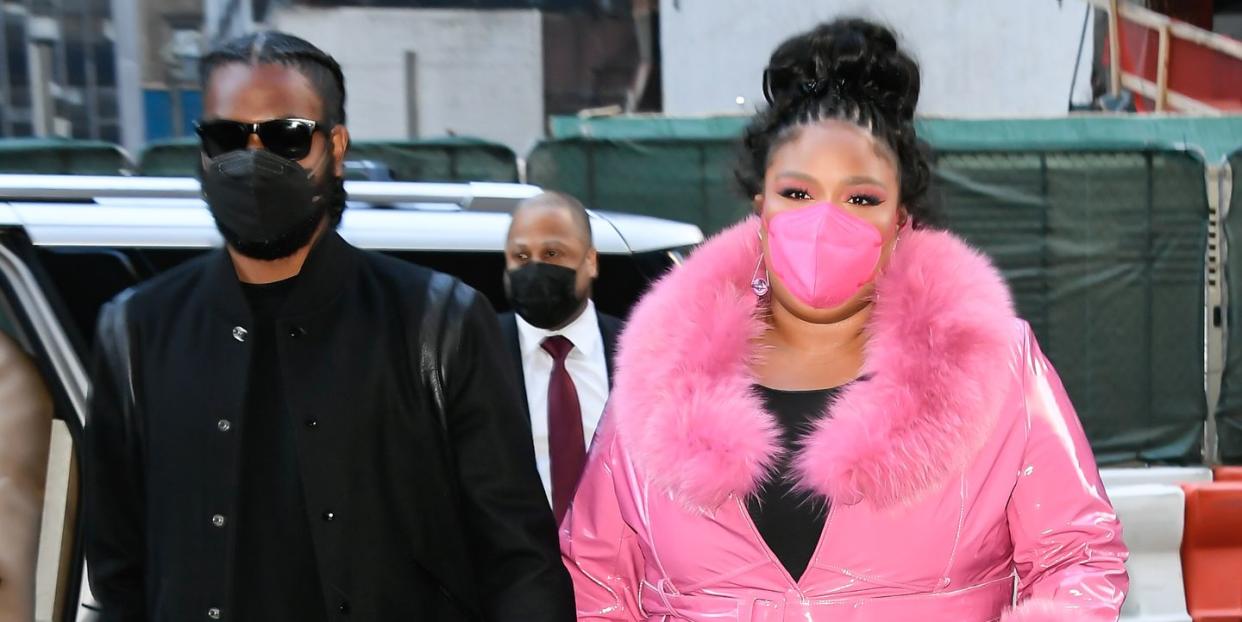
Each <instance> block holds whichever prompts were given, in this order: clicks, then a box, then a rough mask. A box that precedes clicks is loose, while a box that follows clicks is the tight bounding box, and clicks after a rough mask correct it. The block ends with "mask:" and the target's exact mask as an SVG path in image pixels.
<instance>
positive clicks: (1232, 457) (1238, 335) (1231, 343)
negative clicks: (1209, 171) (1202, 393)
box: [1216, 149, 1242, 464]
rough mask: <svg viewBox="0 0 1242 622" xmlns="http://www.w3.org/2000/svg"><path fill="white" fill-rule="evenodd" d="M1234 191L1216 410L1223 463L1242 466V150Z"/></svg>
mask: <svg viewBox="0 0 1242 622" xmlns="http://www.w3.org/2000/svg"><path fill="white" fill-rule="evenodd" d="M1229 167H1230V168H1231V169H1232V170H1233V189H1232V194H1231V199H1230V201H1229V211H1228V213H1227V214H1226V215H1225V227H1224V229H1225V241H1226V243H1227V245H1228V246H1227V248H1228V249H1229V253H1228V259H1227V261H1226V264H1225V285H1226V292H1227V293H1228V296H1229V303H1228V305H1227V308H1228V309H1229V312H1228V313H1227V314H1226V316H1225V330H1226V334H1227V341H1226V343H1225V373H1224V377H1223V378H1222V379H1221V387H1220V402H1218V404H1217V407H1216V432H1217V440H1218V442H1219V447H1220V457H1221V461H1222V462H1224V463H1226V464H1242V149H1239V150H1238V151H1235V152H1234V153H1233V155H1231V156H1229Z"/></svg>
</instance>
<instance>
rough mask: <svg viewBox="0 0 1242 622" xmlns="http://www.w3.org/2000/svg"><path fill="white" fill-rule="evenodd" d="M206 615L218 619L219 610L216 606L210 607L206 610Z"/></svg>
mask: <svg viewBox="0 0 1242 622" xmlns="http://www.w3.org/2000/svg"><path fill="white" fill-rule="evenodd" d="M207 617H209V618H211V619H212V620H219V619H220V610H219V609H217V608H216V607H212V608H211V609H208V610H207Z"/></svg>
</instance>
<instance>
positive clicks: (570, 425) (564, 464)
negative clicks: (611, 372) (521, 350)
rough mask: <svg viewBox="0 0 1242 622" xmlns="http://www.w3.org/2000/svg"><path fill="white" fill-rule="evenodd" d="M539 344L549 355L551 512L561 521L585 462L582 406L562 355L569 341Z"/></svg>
mask: <svg viewBox="0 0 1242 622" xmlns="http://www.w3.org/2000/svg"><path fill="white" fill-rule="evenodd" d="M542 347H543V349H544V350H546V351H547V353H548V354H551V355H552V376H551V378H549V379H548V450H549V451H550V452H551V454H552V455H551V457H552V513H553V514H555V515H556V524H557V525H559V524H561V519H562V518H564V517H565V512H566V511H567V510H568V509H569V503H570V502H571V501H573V499H574V489H576V488H577V487H578V478H580V477H582V468H583V467H584V466H585V465H586V440H585V439H584V434H583V432H582V406H581V405H580V404H579V403H578V389H576V388H574V380H573V378H570V377H569V371H568V370H566V369H565V357H567V356H569V352H570V350H573V349H574V344H573V342H572V341H570V340H568V339H566V338H565V337H562V336H560V335H553V336H551V337H548V338H547V339H544V340H543V344H542Z"/></svg>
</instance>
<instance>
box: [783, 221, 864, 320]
mask: <svg viewBox="0 0 1242 622" xmlns="http://www.w3.org/2000/svg"><path fill="white" fill-rule="evenodd" d="M883 246H884V237H883V235H881V234H880V230H879V229H877V228H876V227H875V225H872V224H871V223H869V222H867V221H865V220H863V219H861V218H859V217H857V216H854V215H853V214H850V213H849V212H847V211H845V210H843V209H841V208H840V207H837V206H836V205H833V204H831V203H817V204H815V205H812V206H810V207H803V208H800V209H796V210H790V211H788V212H781V213H780V214H777V215H775V216H773V217H772V219H771V220H770V221H768V251H769V254H770V256H771V259H772V271H773V272H775V273H776V276H778V277H780V279H781V283H783V284H784V285H785V288H786V289H788V290H789V292H790V293H791V294H793V295H794V296H796V297H797V298H798V299H799V300H801V301H802V302H804V303H806V304H807V305H810V306H811V307H814V308H816V309H831V308H833V307H837V306H839V305H841V304H842V303H844V302H845V301H847V300H849V299H850V297H851V296H853V295H854V294H856V293H858V290H860V289H862V287H863V286H864V285H866V284H867V283H868V282H869V281H870V280H871V276H872V274H874V273H875V267H876V264H877V263H879V261H880V251H881V250H882V249H883Z"/></svg>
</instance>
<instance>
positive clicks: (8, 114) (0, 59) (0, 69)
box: [0, 0, 13, 136]
mask: <svg viewBox="0 0 1242 622" xmlns="http://www.w3.org/2000/svg"><path fill="white" fill-rule="evenodd" d="M6 18H7V15H5V9H4V2H3V0H0V136H12V135H13V119H12V115H13V106H12V104H10V103H9V101H10V100H9V35H8V30H9V25H8V21H7V19H6Z"/></svg>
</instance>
